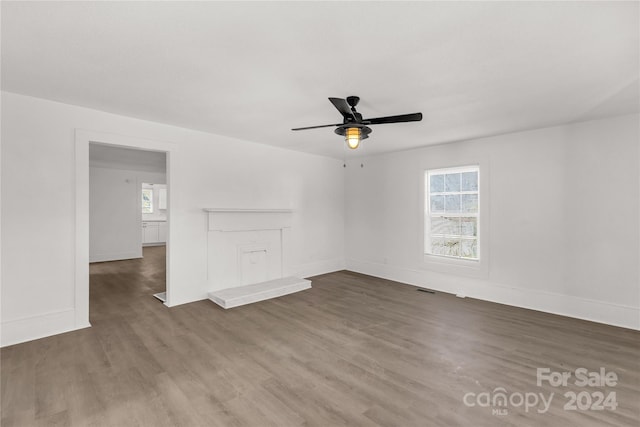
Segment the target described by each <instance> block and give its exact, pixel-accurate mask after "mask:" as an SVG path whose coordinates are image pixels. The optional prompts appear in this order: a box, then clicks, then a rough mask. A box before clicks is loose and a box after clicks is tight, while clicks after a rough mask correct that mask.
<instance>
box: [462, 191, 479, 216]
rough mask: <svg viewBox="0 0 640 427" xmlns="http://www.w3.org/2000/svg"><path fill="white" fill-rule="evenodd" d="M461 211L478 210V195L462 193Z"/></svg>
mask: <svg viewBox="0 0 640 427" xmlns="http://www.w3.org/2000/svg"><path fill="white" fill-rule="evenodd" d="M462 212H472V213H476V212H478V195H477V194H463V195H462Z"/></svg>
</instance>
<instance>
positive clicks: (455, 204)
mask: <svg viewBox="0 0 640 427" xmlns="http://www.w3.org/2000/svg"><path fill="white" fill-rule="evenodd" d="M444 205H445V211H446V212H448V213H459V212H460V195H459V194H455V195H451V196H444Z"/></svg>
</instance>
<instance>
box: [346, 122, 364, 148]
mask: <svg viewBox="0 0 640 427" xmlns="http://www.w3.org/2000/svg"><path fill="white" fill-rule="evenodd" d="M344 139H345V141H346V142H347V146H348V147H349V148H351V149H352V150H355V149H356V148H358V147H359V146H360V140H361V139H362V132H361V130H360V128H358V127H354V128H347V129H346V130H345V133H344Z"/></svg>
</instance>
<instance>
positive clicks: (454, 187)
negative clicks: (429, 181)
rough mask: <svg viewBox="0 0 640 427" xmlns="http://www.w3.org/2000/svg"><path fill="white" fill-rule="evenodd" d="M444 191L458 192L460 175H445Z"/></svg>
mask: <svg viewBox="0 0 640 427" xmlns="http://www.w3.org/2000/svg"><path fill="white" fill-rule="evenodd" d="M444 191H447V192H450V191H460V174H459V173H448V174H446V175H445V180H444Z"/></svg>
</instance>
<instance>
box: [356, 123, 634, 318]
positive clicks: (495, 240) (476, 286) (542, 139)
mask: <svg viewBox="0 0 640 427" xmlns="http://www.w3.org/2000/svg"><path fill="white" fill-rule="evenodd" d="M638 129H639V117H638V116H637V115H630V116H622V117H616V118H610V119H604V120H597V121H590V122H584V123H577V124H571V125H565V126H558V127H553V128H547V129H539V130H532V131H527V132H519V133H513V134H509V135H502V136H497V137H491V138H483V139H478V140H473V141H467V142H459V143H452V144H445V145H439V146H434V147H427V148H422V149H416V150H410V151H404V152H397V153H392V154H388V155H381V156H372V157H366V158H364V159H358V160H354V161H353V162H351V164H349V165H348V166H349V167H348V168H347V175H346V190H345V192H346V217H345V221H346V222H345V229H346V252H347V268H348V269H350V270H354V271H359V272H362V273H366V274H371V275H375V276H380V277H385V278H389V279H393V280H398V281H402V282H406V283H411V284H415V285H419V286H424V287H428V288H433V289H436V290H441V291H444V292H451V293H456V294H457V293H462V294H466V295H467V296H471V297H476V298H480V299H486V300H490V301H496V302H501V303H506V304H511V305H516V306H521V307H528V308H533V309H537V310H541V311H548V312H553V313H558V314H563V315H568V316H573V317H579V318H584V319H590V320H595V321H599V322H604V323H610V324H614V325H621V326H625V327H630V328H635V329H640V281H639V270H638V269H639V265H638V257H639V252H640V251H639V232H640V230H639V227H640V226H639V223H640V222H639V221H638V219H639V218H640V209H639V196H638V195H639V184H638V176H639V162H638V158H639V157H638V145H639V142H638V141H639V135H638V132H639V130H638ZM361 162H362V163H363V164H364V167H363V168H360V163H361ZM474 163H475V164H478V163H479V164H480V167H481V181H482V180H484V183H485V184H486V187H483V188H481V192H482V194H481V198H483V200H484V201H485V202H486V205H482V206H481V209H482V212H481V215H482V221H484V223H483V224H484V226H486V227H487V229H486V230H485V231H486V232H485V233H484V239H485V242H484V243H485V244H486V245H487V248H486V251H484V252H483V254H484V255H483V266H481V267H480V268H475V269H474V268H458V267H456V266H451V265H450V264H442V263H434V262H428V261H425V259H424V256H423V236H422V230H423V225H422V221H423V214H422V212H423V205H422V203H423V202H422V197H423V196H422V194H423V193H422V191H423V189H422V185H421V183H422V177H423V172H424V170H425V169H428V168H440V167H448V166H458V165H464V164H474ZM481 185H482V184H481Z"/></svg>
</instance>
